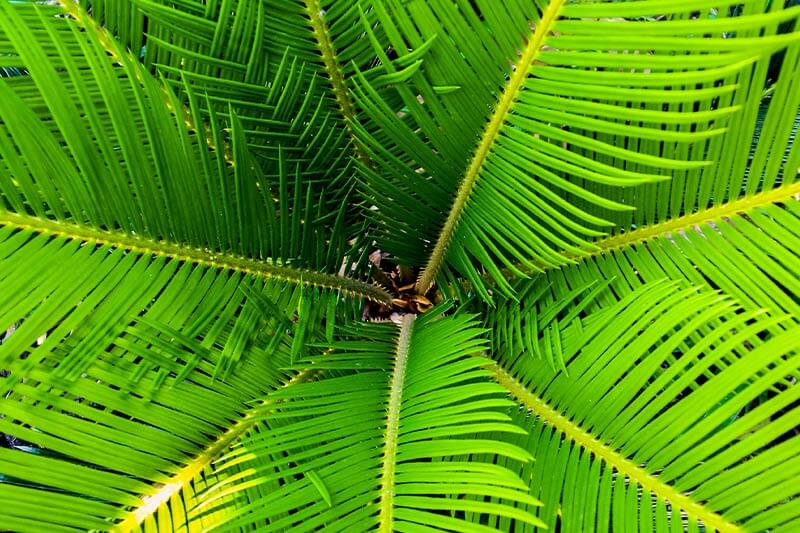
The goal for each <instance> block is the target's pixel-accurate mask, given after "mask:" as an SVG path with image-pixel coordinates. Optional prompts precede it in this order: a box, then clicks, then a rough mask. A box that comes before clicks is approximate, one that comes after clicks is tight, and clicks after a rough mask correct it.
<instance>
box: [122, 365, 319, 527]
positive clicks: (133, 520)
mask: <svg viewBox="0 0 800 533" xmlns="http://www.w3.org/2000/svg"><path fill="white" fill-rule="evenodd" d="M315 373H316V370H313V369H306V370H303V371H302V372H299V373H298V374H296V375H295V376H294V377H292V378H291V379H290V380H288V381H287V382H286V383H284V384H283V385H281V386H280V387H279V389H285V388H287V387H290V386H291V385H293V384H295V383H302V382H305V381H309V380H310V379H312V377H313V376H314V374H315ZM268 402H269V400H265V401H263V402H261V404H260V405H259V406H258V407H256V408H254V409H252V410H250V411H248V412H247V413H245V415H244V416H243V417H242V418H240V419H239V420H238V421H237V422H236V423H235V424H234V425H233V426H231V427H230V429H228V431H226V432H225V433H223V434H222V435H220V436H219V438H218V439H217V440H216V441H214V442H213V443H212V444H211V445H210V446H209V447H208V448H206V449H205V450H203V451H202V452H201V453H200V454H198V455H197V456H196V457H195V458H194V459H192V461H190V462H189V463H188V464H186V466H184V467H183V468H181V469H180V470H179V471H178V472H177V473H176V474H174V475H173V476H172V477H171V478H170V480H169V481H168V482H167V483H165V484H164V485H163V486H161V487H160V488H159V489H158V491H157V492H155V493H153V494H150V495H144V496H142V497H141V501H142V503H141V505H140V506H139V507H137V508H135V509H132V510H131V511H129V513H128V515H127V516H126V517H125V518H124V519H123V520H122V522H119V523H117V524H115V525H114V528H113V531H115V532H119V533H127V532H129V531H132V530H134V529H135V528H136V527H137V526H138V525H139V524H141V523H142V522H144V521H145V520H146V519H147V517H148V516H151V515H152V514H154V513H155V512H157V511H158V509H159V507H160V506H161V505H162V504H164V503H166V502H168V501H169V500H170V499H171V498H172V497H173V496H174V495H176V494H178V493H179V492H180V491H182V490H183V489H184V487H186V485H188V484H189V483H191V482H192V480H193V479H194V478H195V477H197V476H198V475H199V474H200V473H201V472H202V471H203V470H204V469H205V468H206V467H207V466H208V465H210V464H211V463H212V462H213V461H215V460H216V459H217V458H218V457H219V456H220V455H222V453H223V452H225V450H226V449H228V447H229V446H230V445H231V444H233V443H234V442H236V441H237V440H238V439H239V437H241V436H242V435H244V434H245V433H247V431H248V430H249V429H250V428H252V427H253V425H254V424H255V423H256V422H258V421H259V420H260V418H259V417H258V416H256V414H255V413H256V412H258V410H259V408H261V407H263V406H264V405H266V404H267V403H268Z"/></svg>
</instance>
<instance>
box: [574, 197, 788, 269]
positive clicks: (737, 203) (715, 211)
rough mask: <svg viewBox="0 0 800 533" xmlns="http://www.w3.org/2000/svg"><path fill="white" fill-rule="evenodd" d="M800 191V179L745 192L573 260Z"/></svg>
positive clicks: (610, 240)
mask: <svg viewBox="0 0 800 533" xmlns="http://www.w3.org/2000/svg"><path fill="white" fill-rule="evenodd" d="M798 194H800V182H797V183H792V184H789V185H783V186H780V187H776V188H774V189H770V190H769V191H764V192H760V193H756V194H752V195H749V196H744V197H742V198H738V199H736V200H733V201H732V202H725V203H722V204H718V205H715V206H713V207H710V208H708V209H702V210H700V211H695V212H694V213H690V214H688V215H683V216H680V217H676V218H672V219H669V220H665V221H664V222H661V223H659V224H651V225H649V226H643V227H641V228H639V229H636V230H633V231H630V232H627V233H622V234H619V235H614V236H611V237H607V238H605V239H602V240H600V241H598V242H597V243H595V245H596V246H597V248H598V249H597V250H595V251H593V252H589V253H587V254H586V255H585V256H580V257H577V256H576V257H571V259H573V260H583V261H585V260H586V259H588V258H590V257H594V256H597V255H601V254H604V253H608V252H611V251H614V250H619V249H621V248H626V247H628V246H633V245H636V244H642V243H645V242H647V241H650V240H653V239H656V238H659V237H667V236H669V235H671V234H673V233H675V232H676V231H681V230H686V229H690V228H692V227H694V226H699V225H702V224H707V223H709V222H713V221H715V220H720V219H723V218H728V217H731V216H736V215H740V214H743V213H747V212H748V211H751V210H753V209H758V208H759V207H765V206H768V205H772V204H775V203H780V202H782V201H784V200H787V199H789V198H792V197H795V196H797V195H798Z"/></svg>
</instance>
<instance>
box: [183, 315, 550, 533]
mask: <svg viewBox="0 0 800 533" xmlns="http://www.w3.org/2000/svg"><path fill="white" fill-rule="evenodd" d="M481 333H482V331H481V329H480V328H478V327H476V323H475V320H474V319H473V318H470V317H469V316H466V315H459V316H456V317H448V318H441V319H438V320H437V319H435V317H434V316H431V317H427V316H426V317H424V318H418V319H417V320H416V321H415V320H414V316H413V315H406V316H405V317H404V318H403V320H402V323H401V325H400V328H399V331H398V327H397V326H395V325H394V324H377V325H365V326H360V327H358V328H357V329H356V330H355V331H354V332H353V333H351V334H350V338H349V339H343V340H341V341H338V342H335V343H334V344H333V345H332V350H331V351H329V352H327V353H325V354H324V355H322V356H320V357H319V358H318V359H315V364H314V365H313V366H312V368H321V369H335V372H337V373H338V374H334V375H333V376H331V377H327V378H323V379H320V380H318V381H314V382H308V383H302V384H298V385H295V386H291V387H287V388H286V389H283V390H282V391H278V392H275V393H274V394H272V395H270V396H269V398H268V400H267V402H266V403H265V405H264V406H263V407H261V408H259V409H258V410H256V411H255V413H254V416H256V417H257V418H258V419H259V420H261V421H263V424H264V425H263V427H262V428H260V429H259V430H258V431H255V432H253V433H252V434H251V435H250V436H249V437H247V438H245V439H243V440H242V441H241V444H239V445H237V446H235V447H234V448H233V449H232V451H231V452H230V453H229V454H228V455H227V456H226V457H224V458H223V459H222V460H221V461H220V462H219V463H218V466H217V468H218V471H220V472H221V473H222V474H224V473H225V471H226V470H227V469H229V468H232V467H236V468H238V469H239V470H240V471H241V474H239V475H233V476H227V477H226V478H225V479H224V480H223V481H222V482H221V483H219V484H218V485H217V486H216V487H214V488H212V489H211V490H209V491H208V493H207V494H206V495H205V496H204V502H203V503H202V504H201V506H200V507H199V509H198V512H199V513H200V515H198V516H201V515H202V513H203V511H204V510H208V509H212V510H217V511H219V510H220V509H223V508H225V507H226V506H229V505H230V503H229V500H227V501H226V500H223V502H222V503H220V502H219V501H217V500H218V498H231V497H234V496H235V497H241V498H244V497H245V496H246V494H247V493H248V492H251V491H261V492H260V497H259V498H253V502H252V503H250V504H245V505H243V506H239V507H238V510H237V512H238V513H239V516H238V517H237V518H235V519H232V520H230V521H228V522H227V523H226V524H220V525H219V528H220V529H221V530H234V529H237V528H240V527H248V525H250V524H253V525H255V524H259V528H261V529H264V530H265V531H273V530H275V531H284V530H286V529H289V528H291V529H292V530H298V531H304V530H313V529H315V528H320V527H326V528H333V529H342V528H344V529H348V528H349V529H351V530H358V531H365V530H368V529H371V528H373V527H377V528H378V529H380V530H385V531H395V530H396V531H407V530H417V529H419V528H431V527H434V528H445V529H448V530H454V531H477V530H481V531H484V530H487V528H485V527H481V526H479V525H476V524H469V523H467V522H464V521H463V517H464V512H465V511H471V512H478V513H480V514H482V515H486V516H489V515H504V516H511V517H514V518H515V519H518V520H521V521H522V522H529V523H532V524H536V523H538V522H537V521H536V520H534V519H532V517H531V515H530V514H529V513H528V512H523V511H519V510H517V509H515V508H514V507H513V505H514V503H515V502H516V503H522V504H526V505H536V504H537V502H536V501H535V500H533V499H532V498H530V497H529V496H528V495H527V494H526V493H525V492H524V491H521V490H520V488H521V486H522V485H521V481H520V480H519V479H518V478H516V477H514V476H511V475H509V473H508V472H507V471H506V470H504V469H502V468H497V467H496V466H495V465H493V464H491V463H482V462H474V461H469V460H467V456H468V455H469V454H474V453H487V452H488V451H492V452H496V453H499V454H501V455H503V456H509V457H514V458H516V459H517V460H523V461H524V460H526V459H527V456H526V454H524V453H520V450H519V449H518V448H517V447H515V446H507V445H505V444H502V443H501V442H499V441H492V440H486V439H485V438H483V437H481V436H480V434H482V433H486V432H504V431H509V430H510V431H517V430H516V429H514V428H513V427H511V426H509V425H508V423H507V420H508V419H507V417H506V416H505V415H503V414H502V413H500V412H498V411H497V408H499V407H501V406H504V405H508V401H507V400H505V399H503V398H502V395H499V394H498V393H499V392H501V391H502V388H500V387H498V386H497V385H495V384H492V383H490V382H488V381H486V379H485V378H486V377H487V376H488V375H489V373H488V372H487V371H486V370H482V369H481V366H482V365H485V364H486V363H487V362H488V361H487V360H486V359H484V358H481V357H477V356H475V355H473V354H474V353H475V352H476V351H479V350H480V349H481V348H482V347H483V341H482V339H481V337H480V336H481ZM352 370H356V371H357V372H356V373H352ZM472 433H478V434H479V436H477V437H472V438H462V436H463V435H466V434H472ZM448 459H451V460H448ZM468 494H482V495H484V496H489V495H494V496H497V497H498V498H499V501H498V502H497V503H492V504H481V503H477V502H465V501H464V500H462V499H460V497H459V495H468Z"/></svg>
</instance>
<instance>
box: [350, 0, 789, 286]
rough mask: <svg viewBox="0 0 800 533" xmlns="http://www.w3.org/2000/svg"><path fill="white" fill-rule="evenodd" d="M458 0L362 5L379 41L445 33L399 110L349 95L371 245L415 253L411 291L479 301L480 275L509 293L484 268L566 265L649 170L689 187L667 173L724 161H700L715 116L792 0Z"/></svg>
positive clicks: (400, 44)
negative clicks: (355, 113)
mask: <svg viewBox="0 0 800 533" xmlns="http://www.w3.org/2000/svg"><path fill="white" fill-rule="evenodd" d="M458 4H461V3H459V2H456V3H449V2H434V3H432V4H430V5H428V4H425V3H421V2H412V3H407V2H401V1H399V0H397V1H392V0H386V1H383V2H376V6H375V9H376V10H377V11H378V12H379V13H381V22H382V23H383V25H384V31H386V33H387V35H388V36H389V37H390V39H391V41H392V44H393V46H394V47H395V48H396V49H398V50H401V49H405V48H411V49H413V48H415V47H416V46H419V45H420V38H421V36H420V34H421V33H422V34H424V35H430V34H437V35H445V34H446V35H448V36H449V37H450V40H449V41H448V40H446V39H437V41H436V42H435V43H434V44H433V46H432V49H431V52H430V53H429V54H427V55H426V59H425V60H424V61H423V64H422V66H421V67H420V70H419V72H418V73H417V74H415V75H414V76H412V77H411V78H410V80H409V83H408V84H405V85H404V86H403V87H401V88H398V91H399V92H400V94H401V95H402V98H403V104H404V106H405V107H403V108H402V109H400V108H392V107H390V106H389V105H388V104H387V103H386V102H385V101H384V100H383V99H381V98H379V96H378V94H377V93H376V92H375V91H374V89H373V88H372V87H371V86H370V84H369V83H368V82H366V81H364V82H363V83H361V84H359V86H358V89H357V91H356V94H357V95H358V99H357V101H358V103H359V105H361V106H362V107H363V108H364V109H365V112H366V113H368V114H370V115H371V116H372V117H373V119H374V120H375V121H376V122H378V123H379V124H381V130H380V132H379V133H378V134H377V135H373V134H372V132H370V135H366V132H365V144H366V145H368V147H369V149H370V155H371V157H372V159H373V160H375V161H377V162H378V164H379V165H380V167H379V170H378V171H371V170H365V182H366V189H365V191H366V194H367V197H368V198H369V199H370V202H374V203H375V204H376V205H377V207H378V209H377V211H376V212H375V213H374V218H375V220H376V222H377V223H378V225H379V227H380V228H383V230H384V232H383V234H382V235H381V238H380V241H379V243H380V245H381V246H383V247H385V248H386V249H387V250H389V251H390V252H392V253H393V254H395V255H396V256H397V257H398V258H399V260H400V261H402V262H408V263H409V264H412V265H419V264H425V267H424V269H423V270H422V272H421V274H420V279H419V281H418V283H417V290H418V291H419V292H424V291H425V290H427V289H428V288H429V287H430V286H431V284H433V283H434V282H435V281H437V280H438V281H440V282H441V283H440V284H446V283H447V282H451V281H453V280H454V278H456V277H459V276H462V277H467V278H468V279H469V280H470V282H471V283H472V285H473V286H474V288H475V289H476V290H478V291H480V292H481V295H482V296H483V297H484V298H485V299H488V298H489V297H490V295H489V294H488V292H487V290H486V288H485V284H484V282H483V280H482V279H481V274H482V273H483V272H488V273H489V274H490V275H491V277H492V278H494V280H495V282H496V283H497V284H498V288H499V289H500V290H502V291H504V292H505V293H509V292H510V287H509V286H508V285H507V284H506V283H505V281H504V276H503V274H502V272H501V270H500V269H501V268H506V269H508V270H509V271H511V272H513V273H514V274H515V275H517V276H524V275H525V274H526V273H528V272H531V271H540V270H542V269H546V268H552V267H557V266H560V265H563V264H565V263H568V262H569V261H570V260H571V258H573V257H575V256H581V255H585V254H587V253H589V252H591V251H592V250H594V249H595V248H594V245H593V241H595V240H596V239H597V238H598V237H601V236H602V235H603V234H604V233H607V232H608V231H609V230H610V229H611V228H613V227H614V225H615V223H616V220H615V216H614V215H613V213H615V212H619V211H630V210H632V209H634V208H635V207H638V206H642V207H646V204H644V203H642V202H641V201H640V200H645V201H647V202H650V198H656V197H655V196H653V193H652V191H654V190H655V191H658V189H653V185H652V184H654V183H657V182H661V181H665V180H669V179H671V178H672V177H674V176H676V175H678V176H683V177H681V180H683V181H682V183H686V185H687V187H692V186H696V185H697V180H696V179H694V180H690V181H689V182H687V181H685V176H684V174H686V173H692V172H694V173H697V172H701V171H703V172H710V173H716V172H719V171H720V170H722V171H727V168H725V167H723V168H722V169H720V168H719V167H716V166H715V163H716V161H715V157H718V156H719V157H722V155H725V154H727V155H725V157H728V155H730V154H731V153H732V152H731V151H730V150H732V149H730V150H728V151H725V154H721V152H720V148H719V147H720V146H721V144H720V143H723V142H727V141H728V140H729V139H726V140H725V141H722V140H721V139H723V137H724V135H725V132H726V127H727V124H728V122H729V121H731V120H737V119H735V118H734V117H736V116H737V114H739V113H742V112H743V110H744V107H743V106H744V105H745V103H746V107H747V109H748V110H750V109H752V108H753V106H755V107H756V108H757V107H758V103H759V101H760V98H759V97H758V95H759V94H760V93H758V92H757V93H756V95H753V94H752V90H753V88H754V87H756V86H757V85H758V83H762V84H763V81H764V78H763V76H761V77H759V75H758V74H756V75H752V76H751V74H750V72H751V69H754V68H755V69H757V72H759V73H760V72H761V71H762V70H763V69H765V68H766V66H767V65H768V63H769V60H770V58H771V56H772V54H773V53H776V52H779V51H781V50H782V49H784V48H785V47H786V46H788V45H790V44H792V43H796V42H797V39H798V35H797V33H790V34H775V32H776V28H777V26H778V25H780V24H781V23H783V22H789V21H792V20H795V19H796V17H797V14H798V10H797V8H790V9H785V10H784V9H781V8H777V7H774V4H773V7H769V6H768V5H767V4H766V3H764V2H748V3H746V5H747V9H745V10H744V12H742V13H741V14H739V15H738V16H732V17H729V16H719V17H717V18H713V19H712V18H710V17H703V16H690V14H691V12H692V11H693V10H695V9H696V8H695V7H694V6H691V7H690V6H688V5H686V4H680V3H676V2H661V1H655V0H654V1H645V2H640V1H637V2H613V3H610V2H592V3H579V4H573V3H567V2H564V1H562V0H555V1H551V2H544V1H542V2H538V3H531V2H508V3H505V4H504V5H503V6H502V7H500V6H497V5H496V3H495V2H489V1H487V2H480V1H479V2H475V7H474V8H467V7H463V6H459V5H458ZM463 4H466V2H463ZM535 4H536V5H535ZM604 9H606V10H608V12H607V14H606V13H605V12H604V11H603V10H604ZM701 13H702V11H701ZM644 14H647V15H649V16H650V17H651V18H648V17H647V16H645V15H644ZM598 19H601V20H600V21H598ZM529 20H530V21H532V24H531V26H530V27H528V21H529ZM389 28H391V31H390V30H389ZM507 28H517V32H518V33H516V34H514V35H523V36H524V39H519V38H518V37H517V39H512V38H511V37H510V35H511V33H512V32H509V31H507V30H506V29H507ZM446 41H448V42H446ZM439 47H441V48H439ZM451 48H452V49H455V50H456V51H454V50H451ZM787 58H790V63H789V65H791V64H793V61H794V55H787ZM509 61H512V62H513V63H514V64H513V66H512V67H510V68H509V65H508V62H509ZM787 68H791V67H787ZM439 85H448V86H457V87H459V89H458V90H454V91H452V92H451V91H445V92H442V91H436V90H434V89H435V87H436V86H439ZM745 88H746V89H745ZM740 89H742V92H741V93H740ZM759 90H760V88H759ZM747 91H750V92H747ZM665 104H670V105H665ZM673 104H674V105H673ZM776 112H777V111H776ZM748 117H749V115H748ZM748 117H745V118H743V119H741V120H743V121H744V122H745V123H748V124H749V122H747V121H748V120H749V118H748ZM466 121H471V122H470V123H469V124H467V123H466ZM752 123H753V124H754V121H752ZM743 127H744V126H743ZM740 131H744V130H737V134H738V132H740ZM783 131H786V130H783ZM751 132H752V130H751ZM748 143H749V141H748ZM740 153H741V152H740ZM737 161H738V160H737ZM738 164H739V163H738V162H737V165H738ZM707 167H708V168H709V169H711V168H713V170H703V169H706V168H707ZM648 184H650V185H649V187H650V188H649V189H648ZM622 189H626V190H630V191H635V192H631V193H630V194H625V195H622V194H619V193H618V191H620V190H622ZM647 191H650V192H649V193H648V192H647ZM644 194H647V196H643V195H644ZM670 194H672V193H670ZM691 207H693V205H692V206H691ZM648 212H649V211H648ZM648 216H649V215H648ZM434 233H438V236H437V238H436V239H430V238H429V237H430V235H432V234H434Z"/></svg>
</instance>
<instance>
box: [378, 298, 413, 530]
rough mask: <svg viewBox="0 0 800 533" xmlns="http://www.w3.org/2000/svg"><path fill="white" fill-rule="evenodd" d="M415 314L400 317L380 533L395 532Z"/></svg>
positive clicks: (384, 452) (390, 396) (382, 477)
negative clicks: (402, 410)
mask: <svg viewBox="0 0 800 533" xmlns="http://www.w3.org/2000/svg"><path fill="white" fill-rule="evenodd" d="M414 318H415V315H412V314H410V313H409V314H407V315H404V316H403V321H402V323H401V324H400V336H399V337H398V340H397V357H396V359H395V362H394V372H393V373H392V383H391V386H390V388H389V407H388V414H387V416H386V435H385V443H384V448H383V468H382V472H383V473H382V474H381V503H380V515H379V522H378V523H379V526H378V530H379V531H381V533H391V532H392V531H394V529H393V524H394V473H395V460H396V457H397V432H398V428H399V426H400V402H401V401H402V400H403V382H404V381H405V377H406V362H407V360H408V350H409V347H410V344H411V330H412V329H413V326H414Z"/></svg>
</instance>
